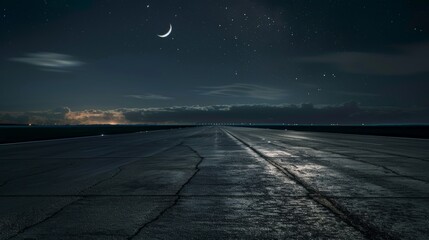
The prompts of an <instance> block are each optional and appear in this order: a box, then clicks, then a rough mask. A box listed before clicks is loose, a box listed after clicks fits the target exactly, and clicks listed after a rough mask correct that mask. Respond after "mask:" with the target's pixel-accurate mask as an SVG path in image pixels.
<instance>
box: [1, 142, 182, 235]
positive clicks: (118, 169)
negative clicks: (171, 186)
mask: <svg viewBox="0 0 429 240" xmlns="http://www.w3.org/2000/svg"><path fill="white" fill-rule="evenodd" d="M180 145H183V141H181V142H179V143H178V144H175V145H173V146H171V147H168V148H165V149H163V150H161V151H158V152H155V153H153V154H150V155H148V156H146V157H144V158H148V157H153V156H155V155H157V154H160V153H163V152H166V151H168V150H170V149H172V148H175V147H177V146H180ZM134 162H135V161H133V162H128V163H126V164H123V165H121V166H119V167H117V168H116V169H117V170H116V172H115V173H114V174H112V175H111V176H109V177H107V178H104V179H101V180H100V181H98V182H96V183H94V184H92V185H90V186H88V187H86V188H84V189H82V190H80V191H79V192H78V194H77V196H79V195H82V194H83V193H85V192H86V191H88V190H90V189H92V188H94V187H96V186H98V185H100V184H102V183H104V182H107V181H109V180H111V179H113V178H115V177H116V176H118V175H119V173H121V171H122V168H123V167H125V166H127V165H129V164H131V163H134ZM5 184H7V182H6V183H2V185H5ZM82 199H84V197H83V196H79V197H78V198H77V199H75V200H74V201H71V202H70V203H68V204H66V205H64V206H62V207H61V208H59V209H58V210H57V211H55V212H53V213H51V214H50V215H48V216H46V217H45V218H44V219H41V220H40V221H38V222H36V223H33V224H30V225H28V226H25V227H24V228H22V229H21V230H19V231H18V232H16V233H15V234H13V235H11V236H10V237H8V238H6V239H7V240H8V239H12V238H15V237H17V236H18V235H20V234H22V233H24V232H26V231H27V230H29V229H30V228H33V227H35V226H37V225H39V224H41V223H44V222H46V221H48V220H49V219H52V218H54V217H55V216H57V215H58V214H59V213H60V212H62V211H63V210H64V209H66V208H67V207H69V206H71V205H73V204H75V203H77V202H79V201H81V200H82ZM177 200H178V199H177ZM177 200H176V201H177Z"/></svg>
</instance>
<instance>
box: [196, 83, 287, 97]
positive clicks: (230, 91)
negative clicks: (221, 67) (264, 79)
mask: <svg viewBox="0 0 429 240" xmlns="http://www.w3.org/2000/svg"><path fill="white" fill-rule="evenodd" d="M199 92H200V94H201V95H208V96H226V97H242V98H256V99H264V100H278V99H282V98H284V97H285V95H286V93H285V92H284V91H283V90H281V89H277V88H270V87H264V86H260V85H255V84H245V83H235V84H229V85H222V86H212V87H200V90H199Z"/></svg>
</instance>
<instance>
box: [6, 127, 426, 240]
mask: <svg viewBox="0 0 429 240" xmlns="http://www.w3.org/2000/svg"><path fill="white" fill-rule="evenodd" d="M428 147H429V141H428V140H420V139H407V138H393V137H380V136H362V135H349V134H333V133H311V132H295V131H280V130H267V129H252V128H234V127H196V128H187V129H174V130H162V131H153V132H143V133H133V134H120V135H111V136H94V137H85V138H75V139H63V140H51V141H40V142H29V143H19V144H3V145H0V152H1V155H0V162H1V165H0V166H1V167H0V239H285V238H286V239H289V238H292V239H428V238H429V230H428V228H427V226H429V175H428V174H427V173H428V170H429V148H428Z"/></svg>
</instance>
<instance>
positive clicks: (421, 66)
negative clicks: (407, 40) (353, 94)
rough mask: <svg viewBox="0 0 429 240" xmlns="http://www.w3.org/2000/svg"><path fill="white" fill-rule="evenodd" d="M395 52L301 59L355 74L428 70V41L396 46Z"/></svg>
mask: <svg viewBox="0 0 429 240" xmlns="http://www.w3.org/2000/svg"><path fill="white" fill-rule="evenodd" d="M395 52H396V53H370V52H337V53H331V54H325V55H319V56H312V57H306V58H302V59H301V60H302V61H304V62H313V63H326V64H331V65H333V66H335V67H337V68H338V69H340V70H342V71H345V72H350V73H357V74H374V75H411V74H418V73H424V72H429V42H424V43H419V44H413V45H407V46H402V47H397V48H396V49H395Z"/></svg>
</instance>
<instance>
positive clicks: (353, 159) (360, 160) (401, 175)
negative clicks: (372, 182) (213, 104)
mask: <svg viewBox="0 0 429 240" xmlns="http://www.w3.org/2000/svg"><path fill="white" fill-rule="evenodd" d="M279 142H281V143H283V144H288V145H293V146H299V145H298V144H292V143H290V142H285V141H279ZM272 145H274V146H277V147H284V146H281V145H278V144H275V143H272ZM307 148H311V149H314V150H316V151H322V152H328V153H332V154H337V155H340V156H344V157H346V158H347V159H349V160H352V161H355V162H361V163H365V164H369V165H372V166H375V167H379V168H383V169H384V170H386V171H388V172H390V173H392V174H395V175H397V176H399V177H404V178H409V179H412V180H415V181H419V182H423V183H426V184H428V183H429V182H428V181H426V180H423V179H420V178H417V177H413V176H407V175H403V174H401V173H399V172H397V171H395V170H393V169H390V168H388V167H386V166H383V165H380V164H376V163H372V162H369V161H365V160H362V159H357V158H356V157H355V156H352V155H349V154H345V153H336V152H334V151H330V150H326V149H322V148H317V147H310V146H307Z"/></svg>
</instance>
